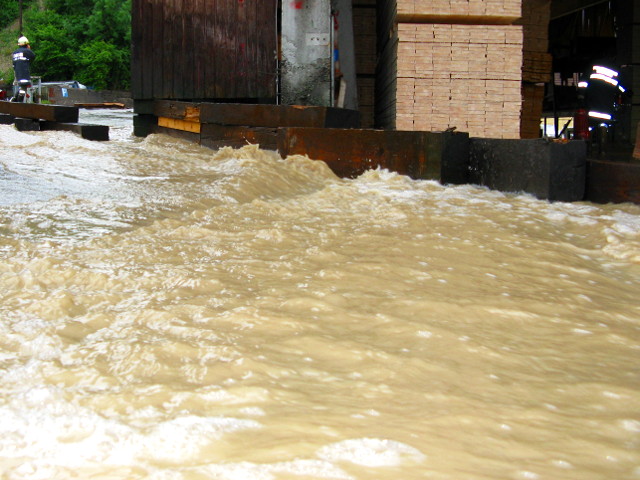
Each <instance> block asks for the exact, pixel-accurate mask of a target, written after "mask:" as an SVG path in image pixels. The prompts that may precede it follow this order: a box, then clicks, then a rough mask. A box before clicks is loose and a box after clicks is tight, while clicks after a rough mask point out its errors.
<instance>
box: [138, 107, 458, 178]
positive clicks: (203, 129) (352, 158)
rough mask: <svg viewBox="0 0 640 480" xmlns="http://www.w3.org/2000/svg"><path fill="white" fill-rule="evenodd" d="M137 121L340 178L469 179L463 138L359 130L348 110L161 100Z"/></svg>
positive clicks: (148, 129) (445, 134)
mask: <svg viewBox="0 0 640 480" xmlns="http://www.w3.org/2000/svg"><path fill="white" fill-rule="evenodd" d="M138 110H140V109H138ZM138 117H140V115H138ZM137 121H138V122H139V123H138V125H139V127H138V132H140V131H142V133H143V134H146V133H151V132H156V133H164V134H167V135H171V136H174V137H178V138H182V139H185V140H189V141H192V142H196V143H200V144H201V145H203V146H206V147H209V148H214V149H217V148H222V147H228V146H230V147H234V148H240V147H242V146H244V145H247V144H258V145H260V146H261V147H262V148H265V149H268V150H277V151H278V152H279V153H280V155H282V156H287V155H295V154H302V155H307V156H309V158H312V159H315V160H322V161H324V162H325V163H327V165H328V166H329V168H331V169H332V170H333V171H334V173H336V175H338V176H341V177H356V176H358V175H360V174H362V173H363V172H364V171H366V170H369V169H375V168H387V169H389V170H392V171H396V172H398V173H401V174H406V175H409V176H411V177H413V178H420V179H432V180H438V181H441V182H443V183H457V184H459V183H465V182H466V181H467V173H468V168H467V164H468V158H469V151H468V149H469V135H468V134H466V133H457V132H456V133H454V132H408V131H404V132H399V131H389V130H372V129H359V128H357V127H358V126H359V113H358V112H356V111H352V110H345V109H340V108H332V107H317V106H295V105H260V104H212V103H190V102H178V101H167V100H159V101H156V102H154V104H153V108H151V109H149V114H147V116H146V117H143V118H138V120H137ZM134 130H136V127H135V122H134ZM138 132H137V133H136V134H138Z"/></svg>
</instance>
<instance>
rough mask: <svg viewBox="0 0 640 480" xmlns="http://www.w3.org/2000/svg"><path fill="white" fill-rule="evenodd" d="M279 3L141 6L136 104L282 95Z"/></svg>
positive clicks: (137, 11)
mask: <svg viewBox="0 0 640 480" xmlns="http://www.w3.org/2000/svg"><path fill="white" fill-rule="evenodd" d="M276 9H277V0H259V1H255V0H133V6H132V17H133V18H132V49H133V50H132V71H131V75H132V79H131V80H132V82H131V83H132V95H133V98H134V99H135V100H152V99H175V100H252V99H262V100H264V99H270V98H274V99H275V96H276V80H277V25H276V15H277V12H276Z"/></svg>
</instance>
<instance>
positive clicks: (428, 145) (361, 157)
mask: <svg viewBox="0 0 640 480" xmlns="http://www.w3.org/2000/svg"><path fill="white" fill-rule="evenodd" d="M278 151H279V152H280V154H281V155H282V156H285V157H286V156H287V155H295V154H298V155H308V156H309V158H312V159H316V160H322V161H324V162H325V163H327V165H329V168H331V170H333V172H334V173H335V174H336V175H338V176H340V177H351V178H353V177H356V176H358V175H361V174H362V173H363V172H365V171H366V170H371V169H375V168H386V169H388V170H391V171H393V172H397V173H400V174H403V175H408V176H410V177H412V178H419V179H431V180H438V181H441V182H443V183H465V182H466V180H467V172H468V161H469V136H468V134H466V133H454V132H408V131H391V130H359V129H338V128H332V129H329V128H296V127H293V128H281V129H278Z"/></svg>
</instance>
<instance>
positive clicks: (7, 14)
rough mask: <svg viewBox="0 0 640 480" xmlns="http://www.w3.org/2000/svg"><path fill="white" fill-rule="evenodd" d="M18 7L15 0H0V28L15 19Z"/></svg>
mask: <svg viewBox="0 0 640 480" xmlns="http://www.w3.org/2000/svg"><path fill="white" fill-rule="evenodd" d="M18 7H19V3H18V2H17V0H0V28H4V27H6V26H7V25H9V24H10V23H11V22H13V21H14V20H15V19H16V17H17V16H18Z"/></svg>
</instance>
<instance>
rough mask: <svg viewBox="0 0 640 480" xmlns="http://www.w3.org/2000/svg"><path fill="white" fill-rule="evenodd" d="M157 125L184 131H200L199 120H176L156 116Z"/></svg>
mask: <svg viewBox="0 0 640 480" xmlns="http://www.w3.org/2000/svg"><path fill="white" fill-rule="evenodd" d="M158 126H159V127H165V128H172V129H173V130H182V131H184V132H193V133H200V123H199V122H190V121H187V120H178V119H177V118H167V117H158Z"/></svg>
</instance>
